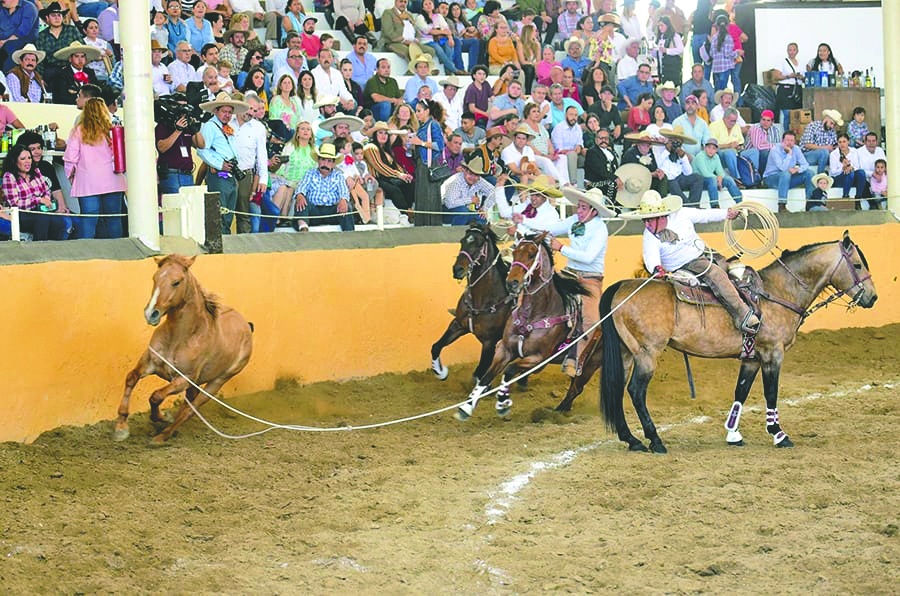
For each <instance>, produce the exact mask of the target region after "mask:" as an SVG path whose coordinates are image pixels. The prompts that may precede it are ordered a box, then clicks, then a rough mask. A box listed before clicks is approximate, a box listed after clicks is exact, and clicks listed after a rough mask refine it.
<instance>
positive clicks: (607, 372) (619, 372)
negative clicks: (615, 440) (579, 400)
mask: <svg viewBox="0 0 900 596" xmlns="http://www.w3.org/2000/svg"><path fill="white" fill-rule="evenodd" d="M621 285H622V282H617V283H615V284H613V285H611V286H610V287H609V288H607V290H606V291H605V292H603V296H601V297H600V316H601V317H605V318H603V323H602V324H601V329H602V330H603V368H602V372H601V374H600V412H601V413H602V414H603V421H604V422H605V423H606V427H607V428H608V429H609V430H618V429H619V428H620V427H621V424H622V423H624V422H625V410H624V409H623V407H622V400H623V399H624V398H625V371H624V370H623V364H622V341H621V339H620V338H619V332H618V330H617V329H616V323H615V321H614V320H613V317H612V316H611V315H610V316H607V315H608V314H609V312H610V310H611V306H612V301H613V298H614V297H615V295H616V292H618V291H619V287H620V286H621Z"/></svg>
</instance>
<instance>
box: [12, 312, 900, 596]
mask: <svg viewBox="0 0 900 596" xmlns="http://www.w3.org/2000/svg"><path fill="white" fill-rule="evenodd" d="M898 334H900V325H893V326H890V327H885V328H880V329H849V330H844V331H840V332H815V333H813V334H810V335H808V336H802V337H801V339H800V341H799V343H798V345H797V346H796V347H795V348H794V349H793V350H792V351H791V352H790V353H789V354H788V357H787V359H786V366H785V369H784V371H783V373H782V393H781V395H782V401H781V404H780V405H781V408H780V411H781V418H782V424H783V426H784V428H785V430H786V431H787V432H788V434H789V435H790V436H791V438H792V439H793V440H794V442H795V443H797V447H796V448H795V449H787V450H780V449H775V448H773V447H772V445H771V439H770V438H769V437H768V435H766V433H765V429H764V409H763V408H764V402H763V400H762V395H761V387H759V386H757V387H755V388H754V390H753V393H752V394H751V397H750V399H749V401H748V405H749V406H750V407H749V408H748V409H747V410H745V413H744V417H743V420H742V427H741V428H742V431H743V433H744V436H745V440H746V441H747V443H748V445H747V446H746V447H744V448H729V447H727V446H726V445H725V443H724V430H723V428H722V423H723V421H724V417H725V414H726V411H727V409H728V408H729V406H730V404H731V401H732V398H731V395H732V391H733V383H734V380H735V377H736V374H737V364H736V363H735V362H732V361H721V362H719V361H699V360H694V361H693V364H694V373H695V376H696V380H697V384H698V393H699V394H698V398H697V399H696V400H695V401H692V400H690V398H689V396H688V391H687V385H686V381H685V374H684V370H683V368H682V365H681V357H680V355H679V354H676V353H666V354H665V355H664V358H663V360H664V363H663V366H662V368H661V369H660V371H659V374H658V376H657V378H656V379H655V380H654V382H653V384H652V385H651V389H650V402H649V403H650V407H651V413H652V414H653V415H654V419H655V421H656V423H657V424H658V425H660V426H661V427H663V428H664V429H665V432H664V433H663V435H662V437H663V440H664V441H665V442H666V445H667V446H668V448H669V451H670V453H669V455H665V456H659V455H650V454H634V453H628V452H626V450H625V448H624V445H623V444H621V443H619V442H617V441H616V439H615V437H614V436H612V435H610V434H608V433H607V432H606V430H605V429H604V428H603V425H602V422H601V420H600V418H599V414H598V412H597V381H596V379H595V380H594V381H593V382H592V383H591V384H590V385H589V386H588V389H587V391H586V392H585V395H583V396H582V397H581V398H580V399H579V401H578V402H576V407H575V410H574V411H573V413H572V414H571V415H569V416H541V414H545V413H546V412H545V411H544V410H542V407H543V406H548V405H555V403H556V402H557V401H558V400H559V399H560V398H561V397H562V395H563V394H564V392H565V387H566V380H565V378H564V377H563V376H562V375H561V374H560V373H559V372H558V370H557V369H555V368H554V370H548V371H546V372H544V373H543V374H542V375H541V376H539V377H537V378H535V379H534V380H533V382H532V384H531V388H530V389H529V390H527V391H526V392H518V393H514V394H513V398H514V400H515V402H516V403H515V406H514V409H513V411H512V414H511V416H510V419H509V420H505V421H504V420H500V419H498V418H497V417H496V416H495V415H494V413H493V411H492V409H493V408H492V404H491V403H490V400H487V401H486V402H485V403H482V404H481V405H480V406H479V408H478V409H477V410H476V412H475V416H474V417H473V418H472V420H470V421H469V422H467V423H459V422H457V421H455V420H453V419H452V417H451V416H450V414H442V415H439V416H435V417H431V418H426V419H423V420H419V421H415V422H410V423H406V424H402V425H398V426H392V427H388V428H384V429H380V430H371V431H353V432H338V433H310V432H288V431H275V432H271V433H268V434H265V435H262V436H260V437H255V438H251V439H246V440H242V441H229V440H225V439H222V438H219V437H217V436H215V435H214V434H213V433H212V432H210V431H209V430H207V429H206V428H205V427H204V426H203V425H202V423H200V422H199V421H197V420H193V421H191V422H189V423H188V424H186V425H185V427H184V428H183V431H182V432H181V433H180V434H179V435H178V436H177V437H176V438H175V439H174V440H173V441H172V442H171V443H170V445H169V446H168V447H165V448H162V449H153V448H151V447H149V446H148V444H147V439H148V438H149V436H150V435H151V433H152V428H151V426H150V424H149V421H148V419H147V416H146V415H145V414H143V415H138V416H135V417H133V419H132V425H131V428H132V437H131V439H129V441H128V442H125V443H114V442H112V440H111V436H110V431H111V423H102V424H97V425H94V426H90V427H84V428H62V429H58V430H55V431H53V432H50V433H46V434H45V435H43V436H42V437H40V438H39V440H38V441H36V442H35V443H34V444H32V445H19V444H9V443H7V444H2V445H0V495H2V499H3V502H4V506H3V514H2V516H0V555H2V556H0V588H2V591H3V592H5V593H12V594H24V593H48V592H66V593H96V592H117V593H124V592H128V593H148V592H201V593H214V592H225V593H260V594H269V593H272V594H275V593H285V594H294V593H310V592H312V593H351V592H352V593H391V594H421V593H526V592H537V591H542V592H576V593H588V592H599V593H611V592H616V593H624V594H638V593H642V594H643V593H648V592H650V593H662V592H666V593H697V592H711V593H762V592H765V593H776V592H778V593H789V594H791V593H803V592H812V593H817V594H821V593H825V594H838V593H840V594H844V593H856V594H888V593H896V590H897V586H898V580H900V572H898V569H900V548H898V540H900V538H898V524H900V522H898V516H897V512H898V510H900V496H898V495H900V493H898V485H900V483H898V475H900V470H898V466H897V463H896V462H897V457H896V453H897V448H898V444H900V438H898V433H897V432H896V425H897V422H898V405H897V399H896V398H897V393H898V387H900V366H898V360H900V350H898V348H900V341H898V339H897V338H898ZM467 341H472V340H471V338H470V339H469V340H467ZM422 359H423V367H424V366H425V363H427V361H428V355H427V354H423V355H422ZM470 372H471V366H467V367H456V368H454V369H453V370H452V371H451V377H450V379H449V380H448V381H446V382H443V383H441V382H439V381H437V380H435V379H434V378H433V377H432V376H431V374H430V373H426V372H419V373H411V374H408V375H402V376H398V375H385V376H381V377H377V378H373V379H367V380H363V381H359V382H350V383H343V384H335V383H324V384H317V385H312V386H306V387H286V388H281V390H279V391H274V392H269V393H265V394H256V395H251V396H245V397H242V398H238V399H234V400H232V402H231V403H232V404H234V405H236V406H238V407H241V408H245V409H247V410H250V411H252V412H253V413H255V414H257V415H259V416H262V417H268V418H271V419H274V420H278V421H281V422H289V423H296V424H304V425H314V426H323V427H334V426H337V425H341V424H351V425H360V424H365V423H370V422H376V421H381V420H390V419H394V418H400V417H403V416H407V415H410V414H414V413H419V412H423V411H427V410H431V409H434V408H438V407H442V406H446V405H449V404H452V403H455V402H457V401H459V400H461V399H462V398H463V397H464V396H465V394H466V393H467V391H468V389H469V387H468V378H469V375H470ZM156 383H158V382H157V381H155V380H147V381H144V382H143V383H142V384H141V385H139V386H138V392H137V393H136V399H144V398H145V397H146V396H147V395H148V394H149V393H150V391H151V389H152V387H154V386H155V384H156ZM758 385H759V383H758ZM205 412H206V414H208V415H209V417H210V419H211V420H212V422H214V423H215V424H216V425H218V426H220V427H221V428H223V429H224V430H226V431H229V432H235V433H244V432H250V431H252V430H256V429H257V428H258V427H257V426H254V425H253V424H251V423H248V422H245V421H243V420H241V419H239V418H237V417H236V416H235V415H233V414H230V413H226V412H224V411H223V410H222V408H220V407H218V406H215V405H214V404H210V405H209V406H207V407H206V409H205ZM626 413H627V414H628V416H629V420H630V422H631V424H632V427H634V426H636V418H635V416H634V413H633V410H632V409H631V408H630V404H626ZM111 415H112V413H111ZM533 416H536V417H537V418H542V419H543V421H542V422H539V423H538V422H533V421H532V418H533Z"/></svg>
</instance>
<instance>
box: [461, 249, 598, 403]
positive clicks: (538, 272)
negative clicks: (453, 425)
mask: <svg viewBox="0 0 900 596" xmlns="http://www.w3.org/2000/svg"><path fill="white" fill-rule="evenodd" d="M546 236H547V233H546V232H543V233H541V234H538V235H531V236H527V237H525V238H523V239H521V240H519V243H518V244H516V247H515V250H514V251H513V263H512V265H511V266H510V268H509V274H508V275H507V277H506V288H507V290H508V291H509V292H510V294H511V295H512V296H514V297H515V300H516V303H515V306H514V307H513V310H512V313H510V316H509V318H508V319H507V321H506V325H505V327H504V330H503V339H502V340H501V341H499V342H497V347H496V349H495V350H494V358H493V361H492V362H491V366H490V368H488V370H487V371H486V372H485V373H484V374H483V375H482V376H481V377H480V378H479V379H478V380H477V381H476V383H475V388H474V389H472V392H471V393H470V394H469V399H468V401H467V402H466V403H464V404H463V405H462V406H460V407H459V408H457V411H456V417H457V418H458V419H459V420H467V419H468V418H469V417H470V416H471V415H472V411H473V410H474V409H475V405H476V404H477V403H478V400H479V399H481V396H482V394H483V393H484V392H485V391H487V390H488V389H489V388H490V386H491V382H492V381H493V380H494V378H496V377H497V375H499V374H500V373H501V372H502V373H504V379H503V384H502V385H501V386H500V390H499V391H498V392H497V404H496V409H497V414H498V415H499V416H505V415H506V414H507V412H509V408H510V407H511V406H512V400H511V399H510V398H509V384H508V379H510V378H512V377H514V376H515V375H516V374H518V373H519V371H522V370H525V369H528V368H531V367H533V366H535V365H538V364H540V363H541V362H542V361H543V360H545V359H546V358H547V357H549V356H550V355H552V354H553V353H554V352H555V351H556V350H557V348H558V347H559V346H560V345H561V344H562V343H563V342H564V341H565V340H566V338H567V337H568V336H569V333H570V331H571V328H572V327H573V326H574V324H575V319H576V315H575V309H576V304H575V302H576V297H577V296H580V295H581V296H583V295H585V294H587V290H585V289H584V286H582V285H581V283H579V282H578V281H577V280H575V279H572V278H568V277H563V276H562V275H559V274H558V273H556V272H555V271H554V269H553V254H552V251H551V249H550V247H549V246H548V245H547V244H546V243H545V242H544V239H545V238H546Z"/></svg>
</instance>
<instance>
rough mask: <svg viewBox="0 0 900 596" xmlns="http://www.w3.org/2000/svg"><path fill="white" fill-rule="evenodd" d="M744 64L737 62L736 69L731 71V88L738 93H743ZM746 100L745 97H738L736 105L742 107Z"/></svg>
mask: <svg viewBox="0 0 900 596" xmlns="http://www.w3.org/2000/svg"><path fill="white" fill-rule="evenodd" d="M742 64H743V62H736V63H735V65H734V68H732V69H731V73H730V74H731V87H732V88H733V89H734V90H735V91H737V92H738V93H740V92H741V65H742ZM742 99H744V96H743V95H738V101H737V102H735V105H740V101H741V100H742Z"/></svg>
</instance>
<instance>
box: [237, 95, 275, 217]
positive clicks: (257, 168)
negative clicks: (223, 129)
mask: <svg viewBox="0 0 900 596" xmlns="http://www.w3.org/2000/svg"><path fill="white" fill-rule="evenodd" d="M244 103H246V104H247V105H248V106H250V107H249V108H248V109H247V110H246V111H245V112H244V113H242V114H239V115H238V116H237V118H236V119H235V120H236V121H237V124H238V128H237V130H236V131H235V133H234V136H233V137H231V139H230V140H231V144H232V147H233V148H234V153H235V158H236V159H237V169H239V170H241V171H243V172H244V174H245V176H244V178H243V179H242V180H238V181H237V201H236V203H235V205H236V208H235V211H242V212H244V213H249V212H250V197H251V196H253V195H254V194H260V195H261V194H262V193H264V192H265V191H266V188H268V186H269V169H268V164H269V158H268V154H267V153H266V137H267V133H266V127H265V126H263V124H262V122H260V121H259V118H261V117H262V116H263V114H264V112H265V110H264V108H263V103H262V101H260V99H259V97H258V96H257V95H256V93H254V92H253V91H250V92H248V93H247V94H246V95H245V96H244ZM236 220H237V226H236V227H237V233H238V234H249V233H250V231H251V225H250V216H249V215H243V214H241V213H238V214H236Z"/></svg>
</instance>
